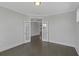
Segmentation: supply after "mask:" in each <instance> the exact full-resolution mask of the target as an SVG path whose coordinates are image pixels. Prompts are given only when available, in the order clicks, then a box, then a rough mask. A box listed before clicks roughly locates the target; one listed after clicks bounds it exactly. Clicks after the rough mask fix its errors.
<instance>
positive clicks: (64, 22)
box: [44, 11, 76, 46]
mask: <svg viewBox="0 0 79 59" xmlns="http://www.w3.org/2000/svg"><path fill="white" fill-rule="evenodd" d="M75 14H76V13H75V11H72V12H68V13H63V14H58V15H52V16H47V17H45V18H44V19H45V20H47V21H48V26H49V42H53V43H58V44H64V45H68V46H75V40H76V15H75Z"/></svg>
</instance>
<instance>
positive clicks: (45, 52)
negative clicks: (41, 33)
mask: <svg viewBox="0 0 79 59" xmlns="http://www.w3.org/2000/svg"><path fill="white" fill-rule="evenodd" d="M0 55H1V56H78V54H77V52H76V50H75V48H73V47H69V46H64V45H60V44H56V43H50V42H44V41H41V40H40V39H38V38H36V39H35V38H34V39H32V40H31V42H29V43H25V44H22V45H20V46H17V47H15V48H12V49H9V50H7V51H3V52H0Z"/></svg>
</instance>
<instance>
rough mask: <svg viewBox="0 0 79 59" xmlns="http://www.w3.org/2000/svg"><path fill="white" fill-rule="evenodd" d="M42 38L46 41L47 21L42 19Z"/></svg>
mask: <svg viewBox="0 0 79 59" xmlns="http://www.w3.org/2000/svg"><path fill="white" fill-rule="evenodd" d="M42 40H43V41H46V42H48V22H47V21H46V20H43V21H42Z"/></svg>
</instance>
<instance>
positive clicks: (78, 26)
mask: <svg viewBox="0 0 79 59" xmlns="http://www.w3.org/2000/svg"><path fill="white" fill-rule="evenodd" d="M76 20H77V21H76V34H77V40H76V50H77V52H78V55H79V9H78V10H77V11H76Z"/></svg>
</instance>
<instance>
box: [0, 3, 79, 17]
mask: <svg viewBox="0 0 79 59" xmlns="http://www.w3.org/2000/svg"><path fill="white" fill-rule="evenodd" d="M0 6H1V7H5V8H8V9H11V10H13V11H16V12H19V13H22V14H24V15H31V16H48V15H55V14H59V13H64V12H69V11H72V10H76V9H77V8H78V7H79V2H43V3H41V5H40V6H39V7H38V6H35V5H34V2H0Z"/></svg>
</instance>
